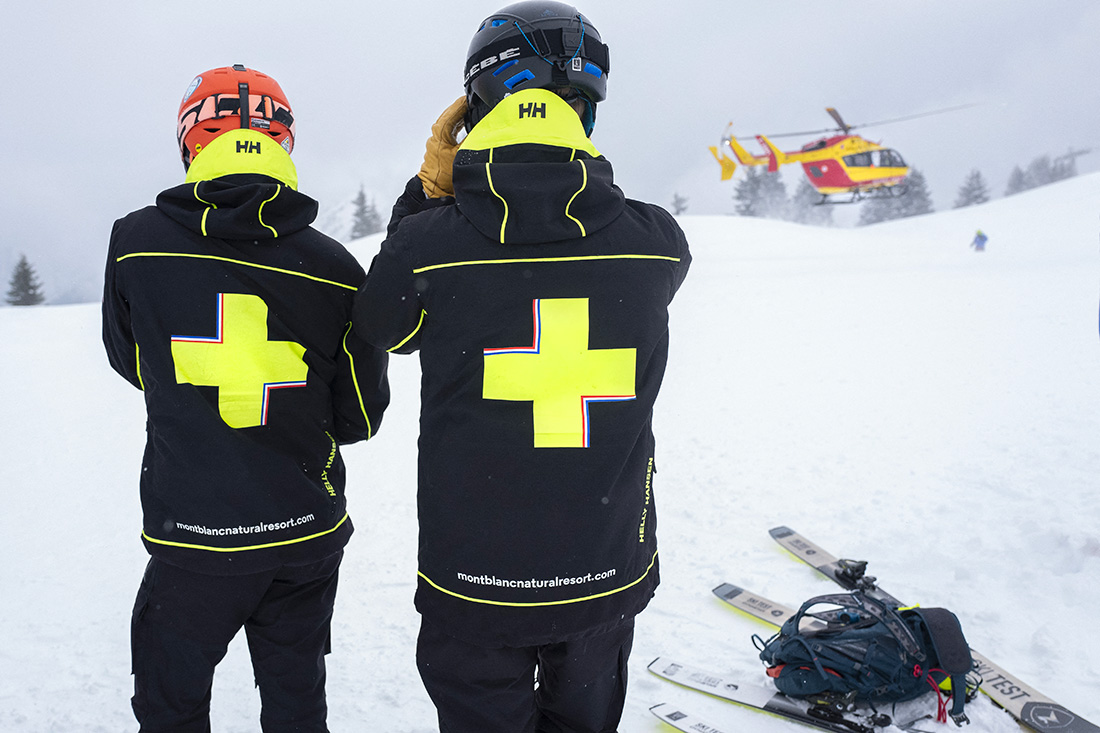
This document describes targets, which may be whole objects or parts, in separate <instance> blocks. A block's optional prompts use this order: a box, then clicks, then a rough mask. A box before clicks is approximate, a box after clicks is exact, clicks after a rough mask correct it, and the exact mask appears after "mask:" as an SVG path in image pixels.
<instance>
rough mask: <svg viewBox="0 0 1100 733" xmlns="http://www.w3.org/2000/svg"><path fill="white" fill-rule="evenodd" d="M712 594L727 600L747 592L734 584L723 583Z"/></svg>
mask: <svg viewBox="0 0 1100 733" xmlns="http://www.w3.org/2000/svg"><path fill="white" fill-rule="evenodd" d="M711 592H712V593H714V595H716V596H718V597H719V598H721V599H723V600H726V599H730V598H735V597H736V596H739V595H741V594H742V593H744V592H745V589H744V588H741V587H739V586H736V585H734V584H733V583H722V585H720V586H718V587H717V588H715V589H714V590H713V591H711Z"/></svg>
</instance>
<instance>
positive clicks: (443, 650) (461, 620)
mask: <svg viewBox="0 0 1100 733" xmlns="http://www.w3.org/2000/svg"><path fill="white" fill-rule="evenodd" d="M609 70H610V63H609V56H608V50H607V46H606V45H605V44H604V43H603V40H602V38H601V36H600V34H599V32H598V31H597V30H596V28H595V27H594V26H593V25H592V23H591V21H589V20H588V18H586V17H585V16H584V15H582V14H581V13H579V12H578V11H577V10H576V9H575V8H573V7H572V6H569V5H565V4H563V3H556V2H543V1H541V0H535V1H533V2H522V3H517V4H515V5H509V6H508V7H506V8H503V9H502V10H500V11H499V12H497V13H494V14H493V15H491V16H489V17H488V18H486V19H485V21H484V22H483V23H482V24H481V26H480V27H479V29H478V30H477V32H476V33H475V35H474V38H473V41H472V43H471V45H470V52H469V54H468V58H467V61H466V64H465V67H464V70H463V72H464V83H465V92H466V93H465V95H464V96H462V97H461V98H459V99H458V100H457V101H456V102H455V103H454V104H452V105H451V106H450V107H449V108H448V109H447V110H446V111H445V112H444V113H443V114H442V115H441V116H440V118H439V119H438V120H437V121H436V123H435V125H434V126H433V128H432V137H431V138H430V139H429V141H428V145H427V149H426V152H425V156H424V163H423V166H422V167H421V170H420V172H419V173H418V175H417V176H416V177H414V178H413V179H412V180H411V181H410V182H409V185H408V186H407V187H406V190H405V192H404V194H402V196H401V197H400V198H399V199H398V201H397V203H396V204H395V206H394V211H393V217H392V219H391V221H390V225H389V228H388V237H387V239H386V241H385V242H383V244H382V246H381V249H380V251H379V252H378V254H377V255H376V256H375V258H374V261H373V263H372V265H371V269H370V271H369V273H368V276H367V281H366V283H365V284H364V286H363V287H362V288H360V290H359V293H358V294H357V297H356V300H355V305H354V323H355V329H356V331H357V332H358V333H359V334H360V335H361V336H362V337H363V338H364V339H365V340H366V341H368V342H370V343H372V344H374V345H375V346H377V347H379V348H382V349H386V350H388V351H391V352H397V353H411V352H413V351H419V352H420V363H421V370H422V376H423V378H422V387H421V421H420V441H419V451H420V457H419V464H418V471H419V491H418V515H419V522H420V539H419V553H418V576H419V579H418V587H417V592H416V607H417V609H418V610H419V612H420V613H421V616H422V623H421V631H420V636H419V639H418V643H417V665H418V667H419V670H420V673H421V677H422V679H423V681H424V684H425V687H426V689H427V691H428V694H429V696H430V697H431V699H432V701H433V702H434V703H435V706H436V709H437V712H438V716H439V727H440V730H441V731H446V732H447V733H464V732H466V731H469V732H470V733H474V732H475V731H476V732H477V733H486V732H492V731H500V732H501V733H505V732H506V733H517V731H593V732H596V731H600V732H605V731H613V730H615V729H616V727H617V725H618V722H619V719H620V717H621V715H622V710H623V704H624V701H625V696H626V672H627V660H628V658H629V655H630V649H631V645H632V641H633V633H634V631H633V630H634V617H635V616H636V615H637V614H638V613H639V612H640V611H642V610H643V609H644V608H645V607H646V605H647V604H648V602H649V600H650V598H651V597H652V595H653V592H654V589H655V588H656V586H657V583H658V555H657V543H656V536H655V530H656V514H655V505H654V476H655V473H656V462H655V456H654V436H653V430H652V416H653V405H654V401H655V399H656V397H657V392H658V389H659V388H660V384H661V380H662V376H663V374H664V368H665V361H666V357H667V350H668V338H669V336H668V305H669V303H670V301H671V300H672V297H673V295H674V294H675V292H676V290H677V289H678V288H679V286H680V284H681V283H682V282H683V280H684V277H685V276H686V274H687V270H688V265H689V263H690V259H691V257H690V254H689V252H688V246H687V241H686V239H685V237H684V235H683V233H682V232H681V230H680V228H679V227H678V226H677V224H676V222H675V220H674V219H673V218H672V216H670V215H669V214H668V213H667V212H665V211H664V210H663V209H661V208H659V207H657V206H653V205H650V204H645V203H641V202H638V201H633V200H630V199H626V198H625V197H624V195H623V193H622V191H620V190H619V188H618V187H616V186H615V184H614V181H613V176H612V169H611V164H610V163H609V162H608V161H607V160H606V159H605V158H604V157H603V156H601V155H600V153H599V151H598V150H597V149H596V147H595V146H594V144H593V142H592V140H591V139H590V135H591V133H592V131H593V128H594V125H595V120H596V107H597V105H598V104H599V103H600V102H602V101H603V100H604V98H605V96H606V91H607V89H606V85H607V76H608V72H609ZM463 130H465V132H466V133H467V134H466V136H465V138H464V139H463V140H462V141H461V143H460V142H459V137H460V136H461V134H462V131H463Z"/></svg>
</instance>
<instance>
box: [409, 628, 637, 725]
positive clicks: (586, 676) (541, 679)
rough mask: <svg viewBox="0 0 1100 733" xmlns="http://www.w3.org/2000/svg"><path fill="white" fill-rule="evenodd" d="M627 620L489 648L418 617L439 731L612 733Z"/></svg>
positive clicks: (419, 655) (422, 665)
mask: <svg viewBox="0 0 1100 733" xmlns="http://www.w3.org/2000/svg"><path fill="white" fill-rule="evenodd" d="M633 641H634V620H633V619H629V620H628V621H627V622H626V623H624V624H623V625H622V626H619V627H618V628H616V629H613V630H612V631H610V632H607V633H605V634H601V635H599V636H593V637H589V638H586V639H578V640H576V641H565V642H559V643H556V644H547V645H544V646H532V647H505V648H501V649H489V648H485V647H481V646H477V645H475V644H470V643H467V642H465V641H461V640H459V639H455V638H454V637H451V636H448V635H447V634H445V633H443V632H442V631H441V630H439V628H438V627H436V626H434V625H433V624H431V623H429V622H427V621H424V620H422V621H421V624H420V637H419V639H418V640H417V646H416V662H417V667H418V668H419V669H420V677H421V679H422V680H423V681H424V687H425V689H426V690H427V691H428V696H429V697H431V699H432V702H433V703H435V707H436V710H437V712H438V713H439V730H440V732H441V733H533V732H537V733H614V731H615V730H616V728H617V727H618V725H619V719H620V718H621V717H622V713H623V704H624V703H625V701H626V672H627V669H626V665H627V660H628V659H629V657H630V649H631V645H632V644H633Z"/></svg>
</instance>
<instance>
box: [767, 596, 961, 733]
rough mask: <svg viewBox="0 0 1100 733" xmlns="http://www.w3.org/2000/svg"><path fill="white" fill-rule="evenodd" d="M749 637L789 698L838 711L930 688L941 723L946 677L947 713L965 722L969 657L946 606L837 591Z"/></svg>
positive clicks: (897, 699) (909, 697) (916, 694)
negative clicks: (902, 603) (906, 605)
mask: <svg viewBox="0 0 1100 733" xmlns="http://www.w3.org/2000/svg"><path fill="white" fill-rule="evenodd" d="M804 620H808V621H813V622H812V623H804ZM753 638H754V640H755V641H756V644H757V648H759V649H760V650H761V651H760V659H762V660H763V661H764V663H765V664H767V665H768V676H769V677H771V678H772V679H773V680H774V681H775V686H776V687H777V688H778V689H779V691H780V692H782V693H783V694H785V695H788V696H790V697H798V698H811V699H815V700H818V701H821V702H824V703H827V704H832V705H834V706H835V707H838V708H841V709H844V708H845V707H847V708H850V707H851V706H852V705H853V704H854V702H855V701H862V702H867V703H871V704H872V705H873V704H874V703H893V702H903V701H905V700H912V699H914V698H917V697H919V696H921V695H923V694H925V693H928V692H931V691H933V690H934V691H935V692H936V694H937V696H938V699H939V711H938V714H937V719H938V720H943V721H946V719H947V713H948V711H947V701H948V699H949V698H948V697H947V696H945V695H944V694H943V693H941V685H943V686H944V687H946V685H945V684H944V683H946V682H947V681H948V680H950V689H951V690H952V691H953V692H952V693H949V694H950V698H953V699H954V703H953V706H952V708H951V711H950V714H951V717H952V718H953V719H954V721H955V723H956V724H959V725H961V724H963V723H964V722H969V721H968V720H967V718H966V715H965V714H964V713H963V707H964V705H965V704H966V701H967V699H968V695H967V679H966V677H967V675H968V674H969V673H970V672H971V671H972V670H973V669H974V661H973V658H972V657H971V655H970V647H969V646H967V643H966V639H965V638H964V637H963V633H962V628H961V626H960V625H959V620H958V618H957V617H956V616H955V614H953V613H951V612H950V611H948V610H946V609H943V608H910V609H905V610H899V609H897V608H895V607H893V606H892V605H890V604H887V603H884V602H883V601H881V600H878V599H876V598H874V597H872V596H869V595H866V594H865V593H864V592H863V591H858V590H857V591H855V592H852V593H836V594H832V595H825V596H818V597H816V598H811V599H810V600H808V601H806V602H805V603H803V604H802V607H801V608H799V609H798V613H797V614H795V615H794V617H792V618H790V619H788V620H787V622H786V623H784V624H783V627H782V628H781V629H780V631H779V633H778V634H776V635H775V636H773V637H772V638H771V639H768V640H767V641H764V640H762V639H760V637H753ZM978 684H980V682H977V683H975V684H973V685H972V687H973V689H972V690H971V695H969V697H970V698H971V699H972V696H973V694H974V693H976V691H977V685H978Z"/></svg>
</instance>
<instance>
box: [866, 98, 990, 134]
mask: <svg viewBox="0 0 1100 733" xmlns="http://www.w3.org/2000/svg"><path fill="white" fill-rule="evenodd" d="M980 106H981V103H980V102H971V103H970V104H959V105H956V106H954V107H945V108H944V109H934V110H931V111H930V112H921V113H919V114H915V115H907V116H905V117H894V118H893V119H889V120H879V121H878V122H863V123H860V124H858V125H852V126H851V128H849V129H852V130H854V129H856V128H857V127H875V126H878V125H890V124H893V123H895V122H908V121H909V120H917V119H920V118H921V117H931V116H932V115H942V114H946V113H948V112H958V111H959V110H963V109H970V108H971V107H980Z"/></svg>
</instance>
